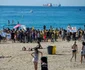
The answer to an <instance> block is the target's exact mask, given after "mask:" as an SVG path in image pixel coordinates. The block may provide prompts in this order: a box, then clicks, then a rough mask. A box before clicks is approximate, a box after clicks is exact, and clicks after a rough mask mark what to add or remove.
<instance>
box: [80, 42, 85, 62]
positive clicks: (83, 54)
mask: <svg viewBox="0 0 85 70" xmlns="http://www.w3.org/2000/svg"><path fill="white" fill-rule="evenodd" d="M83 57H84V59H85V42H82V51H81V63H82V61H83Z"/></svg>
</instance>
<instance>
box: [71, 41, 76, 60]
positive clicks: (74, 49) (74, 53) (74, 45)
mask: <svg viewBox="0 0 85 70" xmlns="http://www.w3.org/2000/svg"><path fill="white" fill-rule="evenodd" d="M77 51H78V46H77V44H76V41H75V42H74V44H73V46H72V58H71V59H70V61H72V59H73V57H75V61H76V54H77Z"/></svg>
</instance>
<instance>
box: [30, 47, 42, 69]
mask: <svg viewBox="0 0 85 70" xmlns="http://www.w3.org/2000/svg"><path fill="white" fill-rule="evenodd" d="M39 53H41V56H42V55H43V54H42V52H41V51H38V48H37V47H36V48H34V52H33V53H32V54H31V56H32V57H33V60H32V61H33V63H34V68H35V70H37V68H38V60H39Z"/></svg>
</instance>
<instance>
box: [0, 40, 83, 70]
mask: <svg viewBox="0 0 85 70" xmlns="http://www.w3.org/2000/svg"><path fill="white" fill-rule="evenodd" d="M73 43H74V41H70V42H67V41H61V40H59V41H58V42H54V43H52V42H41V45H42V47H43V48H44V49H40V51H42V52H43V56H47V58H48V70H85V60H84V61H83V63H82V64H81V63H80V51H81V47H82V42H81V41H77V45H78V53H77V61H76V62H75V61H74V59H73V61H72V62H70V58H71V55H72V53H71V46H72V44H73ZM36 45H37V43H12V42H10V41H8V42H7V43H1V44H0V70H34V66H33V62H32V56H31V53H32V52H33V51H22V47H23V46H25V47H26V49H27V50H28V48H33V47H35V46H36ZM49 45H56V48H57V51H56V55H49V54H48V53H47V47H48V46H49ZM38 70H41V63H40V59H39V63H38Z"/></svg>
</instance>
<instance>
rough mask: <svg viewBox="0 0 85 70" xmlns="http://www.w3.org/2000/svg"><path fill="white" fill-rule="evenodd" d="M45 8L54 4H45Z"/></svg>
mask: <svg viewBox="0 0 85 70" xmlns="http://www.w3.org/2000/svg"><path fill="white" fill-rule="evenodd" d="M43 6H45V7H52V3H48V4H43Z"/></svg>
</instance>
